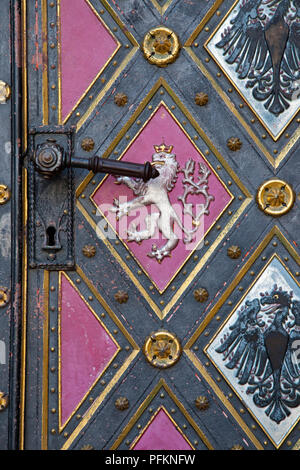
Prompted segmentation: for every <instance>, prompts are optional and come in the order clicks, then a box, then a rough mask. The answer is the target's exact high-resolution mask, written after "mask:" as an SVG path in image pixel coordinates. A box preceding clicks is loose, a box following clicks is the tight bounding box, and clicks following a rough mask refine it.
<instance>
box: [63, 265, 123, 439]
mask: <svg viewBox="0 0 300 470" xmlns="http://www.w3.org/2000/svg"><path fill="white" fill-rule="evenodd" d="M62 276H64V277H65V278H66V280H67V281H68V282H69V284H70V285H71V286H72V287H73V289H74V290H75V292H76V293H77V294H78V296H79V297H80V298H81V300H82V301H83V302H84V303H85V305H86V306H87V308H88V310H89V311H90V312H91V314H92V315H93V316H94V317H95V319H96V320H97V321H98V322H99V324H100V325H101V326H102V328H103V329H104V330H105V331H106V333H107V334H108V335H109V337H110V338H111V340H112V341H113V343H114V344H115V346H116V347H117V349H116V351H115V353H114V354H113V356H112V357H111V359H110V360H109V361H108V363H107V364H106V365H105V367H104V369H103V370H102V371H101V373H100V374H99V375H98V377H96V379H95V380H94V382H93V383H92V385H91V386H90V387H89V389H88V390H87V392H86V393H85V394H84V396H83V397H82V398H81V400H80V401H79V402H78V403H77V405H76V406H75V408H74V410H73V411H72V413H71V414H70V415H69V417H68V418H67V420H66V421H65V422H64V423H63V424H62V364H61V362H62V361H61V359H62V347H61V317H62V313H61V312H62V286H61V279H62ZM58 282H59V308H58V344H59V348H58V350H59V353H58V380H59V382H58V403H59V407H58V414H59V432H60V433H61V432H62V431H63V429H64V428H65V427H66V425H67V424H68V423H69V421H70V420H71V419H72V417H73V416H74V414H75V413H76V411H77V410H78V408H80V406H81V405H82V403H83V402H84V401H85V399H86V397H87V396H88V394H89V393H90V392H91V390H92V389H93V388H94V387H95V385H96V383H97V382H98V381H99V380H100V378H101V377H102V375H103V374H104V373H105V371H106V370H107V369H108V367H109V366H110V364H111V363H112V362H113V361H114V360H115V358H116V357H117V355H118V354H119V352H120V351H121V349H122V348H121V347H120V345H119V343H118V342H117V341H116V339H115V338H114V337H113V336H112V334H111V333H110V331H109V330H108V328H107V327H106V325H105V324H104V323H103V322H102V321H101V320H100V318H99V317H98V315H97V314H96V313H95V311H94V310H93V308H92V307H91V306H90V305H89V304H88V302H87V301H86V299H85V298H84V296H83V295H82V294H81V292H80V291H79V290H78V289H77V287H76V286H75V284H74V282H73V281H72V279H71V278H70V277H69V276H68V275H67V274H66V273H65V272H63V271H59V281H58Z"/></svg>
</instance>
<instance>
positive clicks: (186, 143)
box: [93, 105, 231, 291]
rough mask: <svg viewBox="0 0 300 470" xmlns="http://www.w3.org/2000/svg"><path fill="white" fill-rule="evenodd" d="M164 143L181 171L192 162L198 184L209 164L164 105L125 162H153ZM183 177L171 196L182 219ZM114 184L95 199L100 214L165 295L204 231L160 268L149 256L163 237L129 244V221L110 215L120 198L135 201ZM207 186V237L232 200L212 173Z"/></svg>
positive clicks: (109, 182)
mask: <svg viewBox="0 0 300 470" xmlns="http://www.w3.org/2000/svg"><path fill="white" fill-rule="evenodd" d="M163 141H164V142H165V144H166V145H173V150H172V153H175V154H176V160H177V162H178V163H179V165H180V167H181V168H184V166H185V164H186V162H187V160H189V159H190V158H192V159H193V160H194V161H195V162H196V168H195V180H196V181H197V175H198V162H204V163H206V165H207V166H209V165H208V163H207V162H205V160H204V158H203V156H202V155H201V154H200V153H199V151H198V150H197V149H196V147H195V146H194V145H193V144H192V143H191V141H190V140H189V139H188V138H187V136H186V135H185V133H184V132H183V130H182V129H181V128H180V127H179V125H178V124H177V122H176V121H175V120H174V118H173V117H172V115H171V114H170V113H169V111H168V110H167V109H166V108H165V106H164V105H161V106H160V107H159V108H158V110H157V111H156V113H155V114H154V115H153V116H152V118H151V120H150V121H149V122H148V124H147V126H146V127H145V128H144V129H143V130H142V132H141V133H140V134H139V136H138V137H137V139H136V140H135V141H134V142H133V143H132V145H131V146H130V147H129V148H128V150H127V152H126V153H125V155H124V156H123V158H122V160H123V161H132V162H139V163H144V162H145V161H147V160H148V161H151V159H152V155H153V153H154V152H155V150H154V147H153V146H154V145H160V144H161V143H162V142H163ZM209 168H210V167H209ZM210 169H211V168H210ZM183 177H184V175H183V173H179V174H178V180H177V183H176V186H175V188H174V189H173V190H172V191H171V192H170V193H169V199H170V202H171V203H172V205H173V206H174V205H175V206H174V208H175V210H176V212H177V213H178V215H179V216H180V218H181V219H182V204H181V203H180V202H179V201H178V199H177V197H178V196H179V195H180V194H182V193H183V186H182V179H183ZM114 182H115V178H114V177H112V176H109V177H108V178H107V179H106V180H105V182H104V183H103V184H102V185H101V186H100V188H99V189H98V190H97V191H96V193H95V194H94V196H93V199H94V201H95V203H96V204H97V205H98V206H99V207H100V210H101V212H102V213H104V214H105V216H106V217H107V219H108V220H109V222H110V223H111V224H112V226H113V227H115V228H116V231H117V233H118V234H119V236H120V237H121V238H122V239H123V242H124V243H125V244H126V246H127V247H128V248H129V249H130V251H131V252H132V253H133V254H134V256H135V258H136V259H137V260H138V261H139V263H140V264H141V266H142V267H143V268H144V270H145V271H146V273H147V274H148V275H149V277H150V278H151V279H152V280H153V281H154V283H155V284H156V285H157V287H158V288H159V290H161V291H162V290H164V288H165V286H166V285H167V284H168V282H169V281H170V279H171V278H172V277H173V275H174V274H175V273H176V272H177V270H178V269H180V267H181V266H182V264H183V263H184V261H185V260H186V259H187V257H188V256H189V255H190V254H191V251H192V250H193V249H194V248H195V246H196V245H197V244H199V242H200V241H201V239H202V236H201V228H199V230H198V232H197V237H196V240H195V242H194V243H191V244H188V245H185V244H184V242H183V240H180V241H179V244H178V245H177V247H176V248H175V249H174V250H173V251H172V256H171V257H170V258H164V259H163V261H162V262H161V264H159V263H158V261H157V260H156V259H155V258H150V257H149V256H147V253H149V252H150V251H151V247H152V245H153V244H156V245H157V246H158V247H160V246H161V245H162V244H163V238H162V236H161V234H160V233H158V231H157V233H156V234H155V236H154V238H152V239H150V240H144V241H143V242H142V243H141V244H140V245H139V244H138V243H135V242H131V243H129V242H126V238H127V227H126V225H125V224H126V217H121V218H120V220H119V221H116V217H115V214H114V213H112V212H109V207H112V203H113V199H114V198H117V199H118V198H119V199H120V197H127V198H128V200H132V199H133V198H134V195H133V192H132V191H131V190H130V189H129V188H127V187H126V186H125V185H123V184H122V185H116V184H114ZM208 182H209V185H208V187H209V191H208V192H209V194H212V195H214V197H215V200H214V201H212V202H211V203H210V206H209V215H205V216H204V233H206V232H207V230H208V229H209V228H210V227H211V225H212V224H213V223H214V221H215V220H216V218H217V217H218V216H219V215H220V213H221V212H222V211H223V209H224V208H225V207H226V206H227V204H228V203H229V202H230V199H231V196H230V194H229V193H228V192H227V190H226V188H225V187H224V186H223V184H222V183H221V182H220V181H219V180H218V178H217V177H216V175H215V174H214V173H213V172H211V174H210V176H209V179H208ZM188 202H193V203H197V204H200V203H202V202H204V198H203V196H202V195H198V196H188ZM103 205H104V206H103ZM105 206H106V207H105ZM150 210H152V211H153V208H149V209H148V212H150ZM156 212H157V209H156ZM139 214H140V213H139V210H137V211H136V213H135V214H134V213H132V215H130V214H129V217H128V223H130V222H132V221H133V220H134V219H136V218H137V217H138V216H139ZM186 223H187V224H189V225H188V227H189V228H191V227H192V225H191V220H188V218H187V221H186ZM140 228H143V224H141V225H140ZM174 230H175V232H176V234H178V236H180V237H181V238H182V231H181V229H180V228H179V227H178V225H177V224H175V227H174ZM202 234H203V230H202Z"/></svg>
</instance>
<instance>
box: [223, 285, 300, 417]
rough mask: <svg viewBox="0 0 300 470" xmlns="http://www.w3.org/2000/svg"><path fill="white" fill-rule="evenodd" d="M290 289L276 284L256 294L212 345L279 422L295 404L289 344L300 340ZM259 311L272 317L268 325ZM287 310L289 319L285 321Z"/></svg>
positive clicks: (298, 310)
mask: <svg viewBox="0 0 300 470" xmlns="http://www.w3.org/2000/svg"><path fill="white" fill-rule="evenodd" d="M292 297H293V293H292V292H290V293H288V292H286V291H283V289H282V288H281V287H277V285H275V286H274V287H273V289H272V291H271V293H270V294H268V293H267V292H266V293H264V294H261V299H260V300H259V299H254V300H251V301H249V300H248V301H246V303H245V307H244V308H243V307H242V308H241V311H240V312H239V313H240V315H239V317H238V319H237V321H236V322H235V323H234V324H233V325H231V326H230V330H231V333H230V334H229V336H228V337H227V338H226V339H225V340H224V342H223V343H222V344H221V346H219V347H218V348H217V349H216V352H218V353H222V354H224V357H223V359H224V360H225V361H228V362H227V363H226V367H227V368H228V369H236V376H237V377H238V383H239V384H240V385H245V384H249V387H248V389H247V394H253V401H254V403H255V405H256V406H258V407H260V408H266V411H265V412H266V415H267V416H269V418H270V419H271V420H273V421H275V422H276V423H280V422H281V421H283V420H284V419H285V418H286V417H287V416H289V415H290V410H289V408H295V407H297V406H298V405H299V404H300V393H299V385H300V382H299V370H298V366H297V364H296V363H295V361H294V356H293V355H294V346H293V345H294V344H295V342H297V341H299V340H300V331H299V326H300V302H299V301H296V300H295V301H293V299H292ZM261 313H264V314H265V315H268V316H274V318H273V320H272V322H271V324H270V326H267V327H266V322H265V321H263V320H262V319H261ZM289 314H292V315H291V316H292V318H293V321H291V322H288V323H286V320H287V318H288V316H289Z"/></svg>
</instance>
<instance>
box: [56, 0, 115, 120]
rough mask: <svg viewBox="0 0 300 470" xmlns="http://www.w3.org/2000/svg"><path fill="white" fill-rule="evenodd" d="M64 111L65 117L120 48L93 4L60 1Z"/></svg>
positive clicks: (70, 0)
mask: <svg viewBox="0 0 300 470" xmlns="http://www.w3.org/2000/svg"><path fill="white" fill-rule="evenodd" d="M60 36H61V113H62V120H65V119H66V118H67V116H68V115H69V114H70V112H71V111H72V109H73V108H74V107H75V106H76V104H77V102H78V101H79V100H80V98H81V96H82V95H83V94H84V92H85V91H86V89H87V88H88V87H89V86H90V85H91V83H92V82H93V81H94V80H95V78H96V76H97V75H98V74H99V73H100V71H101V69H102V68H103V67H104V66H105V65H106V63H107V62H108V60H109V59H110V58H111V57H112V56H113V54H114V53H115V52H116V50H117V49H118V42H117V40H116V38H114V37H113V36H112V34H111V33H110V32H109V30H108V29H107V27H106V26H105V25H104V23H103V22H102V21H101V19H100V17H99V16H97V15H96V14H95V11H93V10H92V8H91V5H90V4H89V3H87V2H85V1H82V0H61V2H60Z"/></svg>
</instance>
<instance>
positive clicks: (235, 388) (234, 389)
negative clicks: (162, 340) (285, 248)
mask: <svg viewBox="0 0 300 470" xmlns="http://www.w3.org/2000/svg"><path fill="white" fill-rule="evenodd" d="M274 258H276V259H278V261H279V262H280V264H281V265H282V266H283V268H284V269H285V271H286V272H287V273H288V274H289V275H290V276H291V278H292V279H293V281H294V282H295V283H296V285H297V286H298V287H299V288H300V284H299V283H298V281H297V280H296V279H295V277H294V276H293V274H292V273H291V272H290V270H289V268H288V267H287V266H286V265H285V264H284V263H283V261H282V260H281V258H280V256H279V255H278V254H277V253H273V255H272V256H271V257H270V259H269V261H268V262H267V263H266V265H265V266H264V267H263V268H262V269H261V271H260V272H259V273H258V275H257V276H256V277H255V279H254V280H253V281H252V282H251V284H250V286H249V287H248V289H247V290H246V292H245V293H244V294H243V296H242V297H241V299H240V300H239V301H238V303H237V304H236V306H235V307H234V309H233V310H232V312H231V313H230V314H229V315H228V317H227V318H226V319H225V320H224V322H223V323H222V325H220V327H219V328H218V329H217V331H216V332H215V333H214V335H213V336H212V338H211V339H210V340H209V342H208V343H207V345H206V346H205V348H204V349H203V352H204V353H205V354H206V355H207V356H208V358H209V359H210V361H211V362H212V363H213V364H214V366H215V368H216V369H217V370H218V372H219V373H220V375H222V377H223V379H224V380H225V381H226V382H227V383H228V385H229V386H230V388H231V389H232V390H233V391H234V393H235V394H236V395H237V397H238V398H239V400H240V401H241V402H242V403H243V404H244V405H245V408H247V410H248V412H249V413H250V414H251V416H252V417H253V419H254V420H255V421H256V422H257V424H258V425H259V427H260V428H261V429H262V430H263V432H264V433H265V434H266V435H267V436H268V438H269V439H270V441H271V442H272V444H273V445H274V447H275V448H276V449H279V447H280V446H281V444H282V443H283V441H284V440H285V439H286V438H287V437H288V436H289V434H290V433H291V432H292V430H293V429H294V427H295V426H297V423H298V422H299V419H300V416H299V417H298V419H297V420H296V421H295V423H294V424H293V425H292V426H291V427H290V429H288V430H287V431H286V433H285V435H284V436H283V438H282V439H281V441H280V442H279V444H278V445H277V444H276V443H275V441H274V440H273V439H272V437H271V436H270V434H269V432H268V431H267V430H266V428H265V426H264V425H263V424H262V423H261V422H260V421H259V418H258V417H257V416H256V415H255V413H254V412H253V411H252V409H251V408H250V407H249V405H247V404H246V403H245V401H244V400H243V398H242V396H241V395H240V392H239V391H238V390H237V387H236V385H234V384H233V383H231V382H230V381H229V379H228V378H227V377H226V375H225V374H224V373H223V372H222V370H221V369H220V368H219V366H218V365H217V364H216V363H215V361H214V359H213V358H212V357H211V355H210V353H209V352H208V351H207V350H208V348H209V347H210V346H211V344H212V343H213V342H214V341H215V339H216V337H217V336H218V335H219V333H220V332H221V330H222V329H223V328H225V325H226V324H227V323H228V321H229V320H230V318H231V317H232V315H234V314H235V312H236V311H237V310H238V309H239V307H240V305H241V304H242V303H243V301H244V299H245V298H246V297H247V295H248V294H249V292H250V291H251V289H252V288H253V286H255V284H256V283H257V282H258V281H259V279H260V278H261V276H262V274H263V273H264V272H265V271H266V269H267V268H268V266H269V265H270V264H271V263H272V261H273V259H274Z"/></svg>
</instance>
